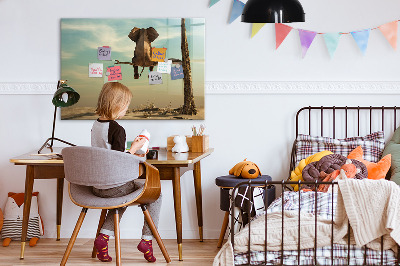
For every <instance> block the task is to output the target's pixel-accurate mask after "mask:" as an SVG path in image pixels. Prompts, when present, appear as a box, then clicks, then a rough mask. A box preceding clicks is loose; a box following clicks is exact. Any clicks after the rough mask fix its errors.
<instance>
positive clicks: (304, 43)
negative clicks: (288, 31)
mask: <svg viewBox="0 0 400 266" xmlns="http://www.w3.org/2000/svg"><path fill="white" fill-rule="evenodd" d="M316 35H317V33H316V32H315V31H308V30H300V29H299V36H300V43H301V55H302V57H303V58H304V57H305V56H306V53H307V50H308V48H310V45H311V44H312V42H313V40H314V38H315V36H316Z"/></svg>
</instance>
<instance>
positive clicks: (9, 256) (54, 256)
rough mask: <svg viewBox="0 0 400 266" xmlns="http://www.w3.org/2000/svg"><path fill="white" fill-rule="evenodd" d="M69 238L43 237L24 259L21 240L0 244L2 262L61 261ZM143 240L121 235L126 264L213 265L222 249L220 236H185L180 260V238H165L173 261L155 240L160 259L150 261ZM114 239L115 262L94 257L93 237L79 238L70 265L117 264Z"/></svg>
mask: <svg viewBox="0 0 400 266" xmlns="http://www.w3.org/2000/svg"><path fill="white" fill-rule="evenodd" d="M68 241H69V239H61V241H56V240H55V239H40V240H39V242H38V244H37V245H36V246H35V247H29V246H28V245H27V247H26V248H25V259H23V260H20V259H19V254H20V249H21V244H20V242H18V241H12V242H11V244H10V246H9V247H3V246H0V265H2V266H5V265H60V262H61V258H62V256H63V255H64V252H65V248H66V246H67V244H68ZM139 241H140V240H130V239H129V240H128V239H121V248H122V252H121V253H122V264H123V265H146V266H149V265H155V264H157V265H170V266H172V265H185V266H186V265H188V266H191V265H212V262H213V260H214V257H215V255H216V254H217V253H218V251H219V249H218V248H217V242H218V240H216V239H212V240H204V242H200V241H199V240H197V239H195V240H190V239H189V240H188V239H185V240H183V245H182V246H183V261H179V260H178V246H177V244H176V240H173V239H167V240H163V241H164V244H165V246H166V248H167V250H168V253H169V256H170V257H171V260H172V262H171V263H170V264H167V263H166V262H165V260H164V257H163V256H162V253H161V251H160V249H159V248H158V245H157V242H156V241H153V242H154V243H153V248H154V254H155V257H156V258H157V261H156V262H155V263H153V264H149V263H148V262H147V261H146V260H145V259H144V258H143V254H142V253H141V252H139V251H138V250H137V249H136V246H137V244H138V243H139ZM113 242H114V241H113V239H111V240H110V247H109V251H110V253H109V254H110V255H111V257H112V258H113V262H111V263H104V262H101V261H99V260H98V259H97V258H96V259H92V258H91V254H92V248H93V240H92V239H77V240H76V242H75V245H74V247H73V249H72V252H71V255H70V257H69V259H68V262H67V265H102V266H105V265H115V262H114V260H115V258H114V256H115V255H114V254H115V252H114V243H113Z"/></svg>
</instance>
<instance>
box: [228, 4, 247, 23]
mask: <svg viewBox="0 0 400 266" xmlns="http://www.w3.org/2000/svg"><path fill="white" fill-rule="evenodd" d="M243 8H244V3H243V2H241V1H239V0H233V5H232V11H231V17H230V18H229V23H232V22H233V21H234V20H235V19H237V18H238V17H239V16H240V15H242V11H243Z"/></svg>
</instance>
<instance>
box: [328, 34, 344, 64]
mask: <svg viewBox="0 0 400 266" xmlns="http://www.w3.org/2000/svg"><path fill="white" fill-rule="evenodd" d="M323 36H324V40H325V44H326V48H328V52H329V55H330V56H331V58H332V57H333V54H334V53H335V51H336V48H337V46H338V44H339V39H340V36H342V34H340V33H339V32H333V33H325V34H324V35H323Z"/></svg>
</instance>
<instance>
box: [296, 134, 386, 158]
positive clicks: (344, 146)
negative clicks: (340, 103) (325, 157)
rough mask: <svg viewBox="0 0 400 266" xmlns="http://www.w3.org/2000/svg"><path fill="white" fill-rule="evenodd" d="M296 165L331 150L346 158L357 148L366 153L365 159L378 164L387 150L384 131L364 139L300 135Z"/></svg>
mask: <svg viewBox="0 0 400 266" xmlns="http://www.w3.org/2000/svg"><path fill="white" fill-rule="evenodd" d="M295 145H296V150H295V152H296V155H295V159H296V165H298V163H299V162H300V161H301V160H302V159H304V158H307V157H308V156H310V155H313V154H315V153H317V152H320V151H323V150H329V151H331V152H333V153H338V154H341V155H343V156H346V157H347V155H348V154H349V153H350V152H351V151H352V150H354V149H355V148H357V146H361V147H362V149H363V151H364V159H365V160H367V161H370V162H378V161H379V160H380V158H381V156H382V152H383V149H384V148H385V140H384V135H383V131H378V132H374V133H371V134H369V135H366V136H364V137H352V138H345V139H333V138H329V137H317V136H310V135H303V134H299V135H298V137H297V139H296V144H295Z"/></svg>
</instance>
